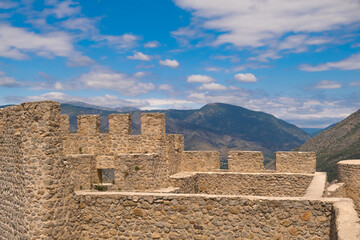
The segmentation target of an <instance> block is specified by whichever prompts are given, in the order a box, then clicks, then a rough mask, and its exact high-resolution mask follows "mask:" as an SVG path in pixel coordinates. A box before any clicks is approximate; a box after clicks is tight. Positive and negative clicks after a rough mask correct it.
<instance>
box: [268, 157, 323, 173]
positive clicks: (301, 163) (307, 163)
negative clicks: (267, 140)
mask: <svg viewBox="0 0 360 240" xmlns="http://www.w3.org/2000/svg"><path fill="white" fill-rule="evenodd" d="M275 164H276V172H287V173H314V172H316V155H315V153H314V152H276V153H275Z"/></svg>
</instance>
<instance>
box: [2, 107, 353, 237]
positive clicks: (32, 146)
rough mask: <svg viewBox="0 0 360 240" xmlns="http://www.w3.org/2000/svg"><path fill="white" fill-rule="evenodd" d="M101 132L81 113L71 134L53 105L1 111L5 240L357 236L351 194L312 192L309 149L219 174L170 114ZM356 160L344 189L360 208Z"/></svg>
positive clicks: (239, 162) (244, 160)
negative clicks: (170, 125) (169, 122)
mask: <svg viewBox="0 0 360 240" xmlns="http://www.w3.org/2000/svg"><path fill="white" fill-rule="evenodd" d="M99 126H100V118H99V116H95V115H88V116H79V117H78V132H77V133H70V132H69V120H68V117H67V116H61V115H60V104H59V103H56V102H51V101H45V102H34V103H24V104H21V105H19V106H12V107H7V108H4V109H1V110H0V239H4V240H5V239H6V240H7V239H185V238H190V239H347V240H348V239H360V235H358V234H360V226H359V223H357V216H356V212H355V210H354V207H353V203H352V200H351V199H347V198H315V197H311V196H310V195H311V194H309V192H310V193H313V192H314V189H312V191H309V188H313V187H314V186H316V184H314V183H316V182H317V181H318V179H317V176H318V175H316V174H315V163H316V158H315V155H314V154H313V153H301V152H279V153H277V154H276V170H275V171H269V170H265V169H264V166H263V164H262V161H263V156H262V154H261V153H260V152H248V151H245V152H242V151H231V152H229V169H228V170H220V169H219V163H220V154H219V153H218V152H196V151H195V152H187V151H184V138H183V136H182V135H177V134H166V132H165V116H164V114H158V113H155V114H143V115H142V116H141V135H131V134H130V133H131V116H130V115H128V114H113V115H110V116H109V133H100V131H99ZM351 163H352V164H350V165H351V166H350V167H348V165H346V166H345V165H344V167H342V168H340V167H339V172H340V177H341V179H340V180H341V181H343V182H345V184H342V185H341V186H343V187H344V186H345V187H346V191H345V190H344V191H336V194H339V196H337V197H353V198H354V200H355V203H357V204H358V202H359V194H358V192H357V190H358V188H357V186H358V185H357V184H358V183H357V181H358V176H359V175H360V174H359V172H358V168H357V167H356V164H353V162H351ZM354 165H355V166H354ZM109 170H110V171H112V172H113V176H112V177H113V179H112V180H111V181H107V182H106V183H105V182H103V181H104V179H105V177H107V178H108V176H105V174H107V173H106V172H107V171H109ZM107 180H109V179H107ZM310 183H312V184H310ZM324 185H325V184H324ZM98 186H100V187H101V186H106V187H107V188H108V191H105V192H101V191H97V190H96V188H97V187H98ZM319 191H321V192H319V194H318V195H319V196H320V195H321V193H322V192H323V191H324V188H321V187H320V188H319ZM349 192H351V193H354V192H355V193H356V194H347V195H346V196H344V193H349ZM326 195H330V196H331V193H330V191H327V192H326ZM305 196H306V197H305ZM349 214H350V215H351V216H350V217H349ZM348 229H351V231H349V230H348Z"/></svg>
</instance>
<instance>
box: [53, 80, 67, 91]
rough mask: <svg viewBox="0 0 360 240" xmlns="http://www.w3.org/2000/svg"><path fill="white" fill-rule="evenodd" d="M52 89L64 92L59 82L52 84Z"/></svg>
mask: <svg viewBox="0 0 360 240" xmlns="http://www.w3.org/2000/svg"><path fill="white" fill-rule="evenodd" d="M54 89H55V90H56V91H63V90H65V89H64V87H63V85H62V84H61V83H60V82H56V83H55V84H54Z"/></svg>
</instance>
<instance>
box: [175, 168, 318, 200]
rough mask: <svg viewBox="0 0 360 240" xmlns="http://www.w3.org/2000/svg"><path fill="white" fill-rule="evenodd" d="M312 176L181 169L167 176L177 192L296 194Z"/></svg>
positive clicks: (259, 194) (278, 195)
mask: <svg viewBox="0 0 360 240" xmlns="http://www.w3.org/2000/svg"><path fill="white" fill-rule="evenodd" d="M313 177H314V175H313V174H286V173H283V174H282V173H226V172H224V173H222V172H214V173H201V172H197V173H186V172H183V173H178V174H175V175H173V176H171V179H172V181H173V186H174V187H179V190H178V192H180V193H207V194H225V195H226V194H232V195H252V196H277V197H281V196H293V197H300V196H303V195H304V194H305V193H306V190H307V188H308V186H309V185H310V182H311V180H312V179H313Z"/></svg>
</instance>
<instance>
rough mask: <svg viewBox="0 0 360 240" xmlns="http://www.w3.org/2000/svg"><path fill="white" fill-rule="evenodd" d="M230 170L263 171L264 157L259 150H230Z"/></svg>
mask: <svg viewBox="0 0 360 240" xmlns="http://www.w3.org/2000/svg"><path fill="white" fill-rule="evenodd" d="M228 170H229V171H230V172H262V171H264V157H263V154H262V153H261V152H257V151H229V152H228Z"/></svg>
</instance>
